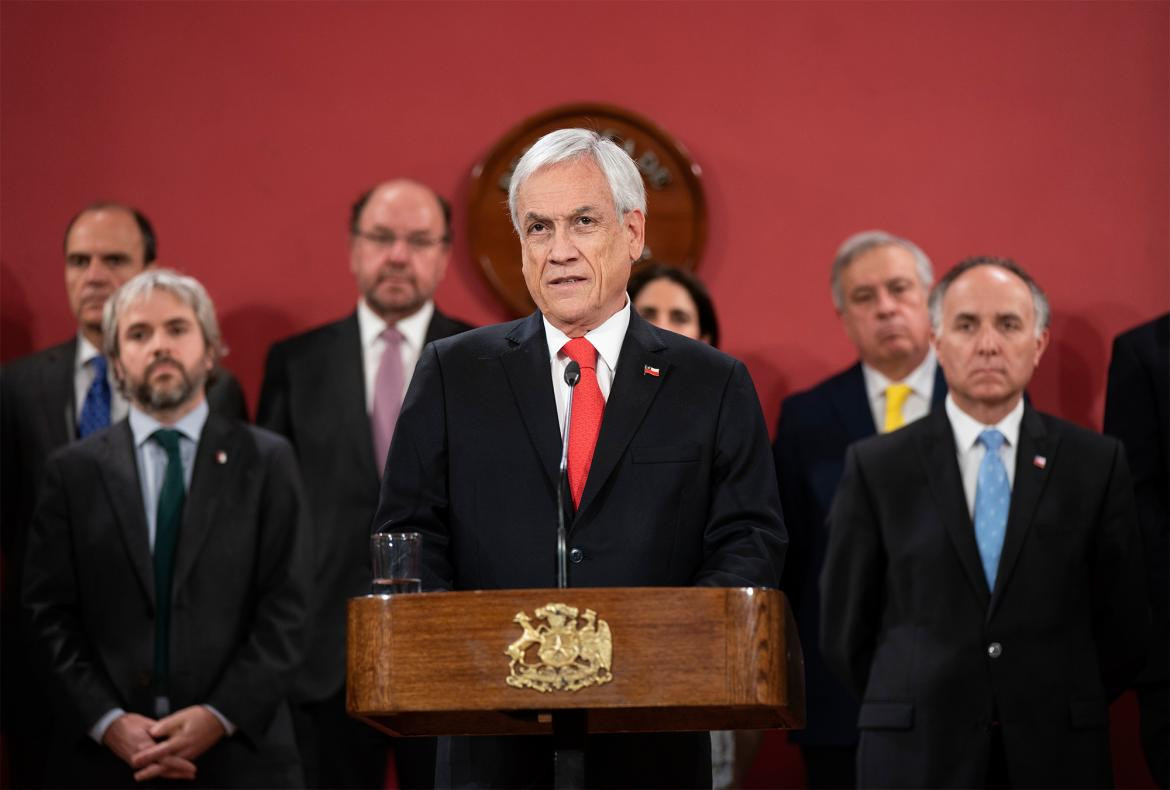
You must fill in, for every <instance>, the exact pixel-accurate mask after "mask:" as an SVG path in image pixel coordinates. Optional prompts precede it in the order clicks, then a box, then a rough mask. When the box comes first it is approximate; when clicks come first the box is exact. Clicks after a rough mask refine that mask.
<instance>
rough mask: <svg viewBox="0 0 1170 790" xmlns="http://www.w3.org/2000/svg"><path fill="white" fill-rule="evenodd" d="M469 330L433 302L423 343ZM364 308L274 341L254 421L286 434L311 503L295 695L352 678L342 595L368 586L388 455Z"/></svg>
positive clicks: (315, 694)
mask: <svg viewBox="0 0 1170 790" xmlns="http://www.w3.org/2000/svg"><path fill="white" fill-rule="evenodd" d="M466 329H470V326H469V325H467V324H464V323H461V322H459V321H454V320H452V319H450V318H448V317H447V316H445V315H443V314H442V313H440V312H439V311H438V310H435V313H434V315H433V317H432V318H431V323H430V326H429V327H427V334H426V342H428V343H429V342H431V341H432V340H437V339H438V338H441V337H447V336H448V335H453V334H455V333H456V332H462V331H464V330H466ZM365 392H366V390H365V378H364V375H363V373H362V350H361V337H360V335H359V331H358V321H357V313H356V312H355V313H351V314H350V315H349V316H347V317H345V318H343V319H342V320H340V321H337V322H335V323H332V324H326V325H324V326H321V327H317V328H316V329H312V330H309V331H308V332H305V333H303V334H300V335H297V336H295V337H292V338H289V339H288V340H284V341H281V342H279V343H276V344H274V345H273V346H272V348H271V349H270V350H269V352H268V360H267V363H266V365H265V369H264V384H263V386H262V388H261V391H260V406H259V409H258V410H257V413H256V423H257V424H258V425H262V426H264V427H265V428H268V429H270V430H273V431H276V432H277V433H279V434H281V435H283V436H285V437H287V438H288V440H289V441H290V442H292V445H293V447H294V448H295V449H296V453H297V461H298V463H299V464H300V468H301V475H302V476H303V478H304V481H305V490H306V492H307V493H308V500H309V507H310V509H311V512H312V523H313V534H314V555H315V562H316V569H315V574H314V578H315V579H316V582H317V587H316V591H315V593H314V599H313V602H312V615H311V618H310V623H311V633H312V637H311V640H310V645H309V651H308V654H307V657H306V660H305V666H304V669H303V671H302V672H301V673H300V677H299V680H298V691H297V694H298V697H303V698H305V699H308V700H321V699H325V698H326V697H329V696H331V695H333V694H336V693H338V692H339V691H340V689H341V687H342V685H343V684H344V683H345V602H346V600H347V599H349V598H350V597H352V596H355V595H366V594H368V593H369V592H370V560H369V555H370V539H369V538H370V522H371V521H372V520H373V517H374V508H375V507H376V506H377V504H378V481H379V479H380V478H381V471H382V465H383V463H384V461H385V459H375V458H374V440H373V432H372V429H371V428H370V418H369V415H368V414H367V412H366V395H365Z"/></svg>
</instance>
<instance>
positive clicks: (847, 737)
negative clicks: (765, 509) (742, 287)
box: [772, 362, 947, 746]
mask: <svg viewBox="0 0 1170 790" xmlns="http://www.w3.org/2000/svg"><path fill="white" fill-rule="evenodd" d="M946 395H947V382H946V379H944V378H943V375H942V369H941V368H936V370H935V376H934V390H933V392H932V394H931V400H932V403H931V408H932V409H938V408H941V407H942V403H943V401H944V400H945V399H946ZM876 433H877V428H876V426H875V425H874V424H873V411H872V410H871V409H870V406H869V396H868V395H867V394H866V391H865V376H864V374H863V373H862V372H861V363H860V362H857V363H855V364H854V365H852V366H851V367H849V368H848V369H846V370H843V371H841V372H840V373H838V374H836V375H835V376H832V377H830V378H828V379H825V380H824V381H822V382H821V383H820V384H818V385H817V386H815V387H813V388H812V389H810V390H807V391H805V392H799V393H796V394H795V395H791V396H789V397H787V398H785V399H784V403H782V404H781V406H780V422H779V425H778V426H777V428H776V441H775V443H774V444H773V445H772V452H773V454H774V457H775V461H776V475H777V478H778V480H779V484H780V504H781V505H782V506H783V508H784V525H785V526H786V527H788V540H789V545H788V561H787V563H786V564H785V566H784V578H783V579H781V582H780V587H781V588H782V589H783V590H784V592H785V593H786V594H787V595H788V598H789V600H790V601H791V603H792V608H793V610H794V611H795V613H796V622H797V626H798V627H799V629H800V643H801V645H802V646H803V648H804V683H805V699H806V700H807V710H808V721H807V723H806V725H805V729H803V730H797V731H794V732H792V733H791V735H790V736H789V737H790V740H792V741H793V742H794V743H799V744H801V745H805V746H851V745H853V744H856V743H857V699H856V698H855V697H854V696H853V694H852V693H850V692H849V691H848V690H847V689H846V688H845V687H844V686H843V685H842V684H841V681H839V680H838V679H837V678H836V677H835V676H834V675H833V674H832V673H831V672H830V671H829V668H828V666H826V664H825V660H824V658H823V657H822V656H821V652H820V649H819V648H818V647H817V645H818V644H819V641H820V631H821V624H820V606H821V594H820V591H819V589H818V588H817V580H818V578H819V577H820V574H821V568H823V567H824V564H825V550H826V548H827V547H828V543H829V528H828V524H827V523H826V520H827V519H828V516H829V506H830V505H831V504H832V502H833V495H834V494H835V493H836V492H837V484H838V483H839V482H840V480H841V471H842V469H843V467H844V465H845V450H846V449H848V447H849V445H851V444H853V443H854V442H856V441H857V440H859V439H865V438H867V437H869V436H873V435H874V434H876Z"/></svg>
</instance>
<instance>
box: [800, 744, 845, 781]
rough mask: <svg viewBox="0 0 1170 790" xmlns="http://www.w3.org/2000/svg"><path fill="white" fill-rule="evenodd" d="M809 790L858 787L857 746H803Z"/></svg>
mask: <svg viewBox="0 0 1170 790" xmlns="http://www.w3.org/2000/svg"><path fill="white" fill-rule="evenodd" d="M800 755H801V757H803V758H804V775H805V786H806V787H808V788H809V790H822V789H823V790H839V789H840V788H853V787H857V747H856V746H801V747H800Z"/></svg>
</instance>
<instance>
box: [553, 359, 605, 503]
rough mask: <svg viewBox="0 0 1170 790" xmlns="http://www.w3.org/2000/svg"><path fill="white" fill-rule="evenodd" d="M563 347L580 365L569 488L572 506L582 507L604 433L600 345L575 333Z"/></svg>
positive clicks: (575, 399) (571, 437)
mask: <svg viewBox="0 0 1170 790" xmlns="http://www.w3.org/2000/svg"><path fill="white" fill-rule="evenodd" d="M561 350H562V351H564V352H565V354H566V355H567V356H568V357H569V359H571V360H573V361H574V362H576V363H577V364H578V365H580V366H581V380H580V381H579V382H577V386H576V391H575V392H574V393H573V416H572V418H571V420H570V423H569V492H570V493H571V494H572V495H573V506H574V507H580V505H581V494H582V493H583V492H584V491H585V481H586V480H587V479H589V467H590V466H591V465H592V464H593V449H594V448H595V447H597V435H598V434H599V433H601V416H602V414H603V413H604V412H605V399H604V398H602V397H601V387H599V386H598V384H597V349H596V348H594V347H593V344H592V343H590V342H589V341H588V340H586V339H585V338H583V337H575V338H573V339H572V340H570V341H569V342H568V343H565V345H564V347H563V348H562V349H561Z"/></svg>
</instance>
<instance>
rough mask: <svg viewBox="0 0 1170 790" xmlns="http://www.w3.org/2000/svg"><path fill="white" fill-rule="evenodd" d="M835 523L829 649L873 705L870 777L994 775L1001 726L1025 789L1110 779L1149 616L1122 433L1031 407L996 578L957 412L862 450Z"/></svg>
mask: <svg viewBox="0 0 1170 790" xmlns="http://www.w3.org/2000/svg"><path fill="white" fill-rule="evenodd" d="M1038 458H1042V459H1044V460H1043V461H1041V462H1037V460H1036V459H1038ZM829 522H830V530H829V552H828V558H827V561H826V564H825V571H824V575H823V576H822V577H821V594H822V597H823V602H822V609H821V622H822V623H824V624H825V626H826V627H825V628H824V629H823V630H822V631H821V649H822V650H823V652H824V654H825V657H826V659H827V661H828V662H829V664H830V666H831V667H833V669H834V670H835V671H836V672H837V673H838V675H839V676H840V677H841V678H842V680H844V681H845V682H846V683H847V684H848V685H849V687H850V688H851V689H853V691H854V692H855V693H856V694H857V696H858V697H859V698H860V699H861V700H862V704H861V714H860V719H859V724H860V727H861V744H860V746H859V749H858V758H857V760H858V783H859V785H861V786H878V787H909V786H931V787H942V786H954V787H981V786H983V783H984V781H985V780H986V771H987V764H988V755H989V751H990V744H991V740H992V733H991V728H990V727H989V723H990V722H993V721H998V722H1000V725H1001V732H1002V737H1003V744H1004V750H1005V753H1006V758H1007V770H1008V778H1009V781H1010V782H1011V783H1012V785H1013V786H1016V787H1039V786H1093V787H1104V786H1107V785H1109V784H1110V783H1111V776H1112V774H1111V766H1110V762H1109V739H1108V731H1107V725H1108V703H1109V699H1110V696H1111V694H1112V693H1114V692H1115V691H1117V690H1119V689H1121V688H1122V687H1124V686H1125V685H1126V683H1127V682H1128V681H1129V680H1130V679H1131V678H1132V676H1133V674H1134V672H1136V670H1137V669H1138V668H1139V667H1140V665H1141V660H1142V656H1143V651H1144V638H1145V629H1146V626H1147V616H1146V615H1147V612H1146V606H1145V598H1144V589H1143V584H1142V573H1141V554H1140V551H1141V544H1140V539H1139V536H1138V531H1137V517H1136V513H1135V509H1134V502H1133V490H1132V487H1131V483H1130V477H1129V469H1128V466H1127V464H1126V462H1125V454H1124V451H1123V450H1122V448H1121V445H1120V443H1118V442H1117V441H1116V440H1114V439H1109V438H1106V437H1102V436H1100V435H1098V434H1095V433H1092V432H1090V431H1087V430H1084V429H1082V428H1078V427H1077V426H1075V425H1072V424H1071V423H1067V422H1064V421H1062V420H1058V419H1056V418H1053V417H1049V416H1047V415H1043V414H1040V413H1038V412H1036V411H1034V410H1032V409H1031V407H1028V406H1026V407H1025V410H1024V416H1023V421H1022V423H1021V426H1020V438H1019V446H1018V450H1017V456H1016V471H1015V480H1014V483H1013V487H1012V498H1011V507H1010V510H1009V515H1008V524H1007V531H1006V535H1005V538H1004V545H1003V553H1002V556H1001V559H1000V565H999V570H998V573H997V576H996V583H995V589H994V590H989V589H988V587H987V581H986V579H985V577H984V575H983V569H982V565H981V563H980V560H979V552H978V548H977V547H976V544H975V534H974V527H973V526H972V523H971V518H970V516H969V514H968V509H967V504H966V499H965V497H964V494H963V488H962V482H961V479H960V475H959V467H958V462H957V459H956V451H955V441H954V435H953V433H952V430H951V425H950V422H949V420H948V419H947V416H946V412H945V411H944V410H941V409H939V410H937V411H935V412H934V413H932V414H931V415H930V416H928V417H926V418H924V419H922V420H919V421H918V422H915V423H912V424H911V425H908V426H906V427H905V428H903V429H901V430H899V431H895V432H894V433H891V434H886V435H883V436H878V437H874V438H872V439H867V440H864V441H862V442H859V443H857V444H855V445H853V447H851V448H850V449H849V452H848V454H847V456H846V462H845V474H844V476H843V477H842V479H841V484H840V486H839V488H838V490H837V496H836V498H835V499H834V501H833V508H832V511H831V514H830V517H829ZM830 624H831V627H830Z"/></svg>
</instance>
